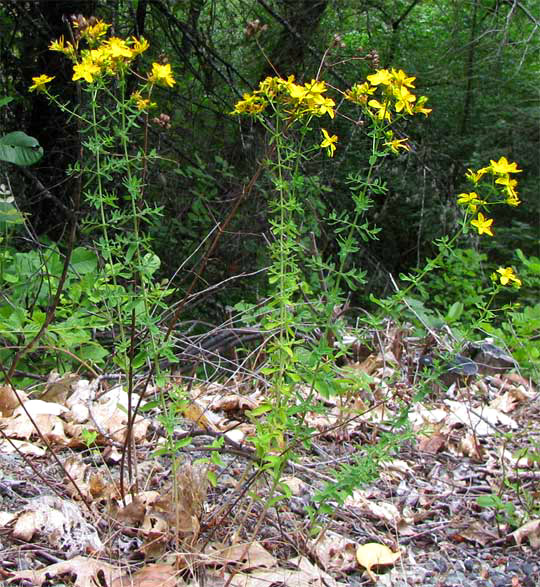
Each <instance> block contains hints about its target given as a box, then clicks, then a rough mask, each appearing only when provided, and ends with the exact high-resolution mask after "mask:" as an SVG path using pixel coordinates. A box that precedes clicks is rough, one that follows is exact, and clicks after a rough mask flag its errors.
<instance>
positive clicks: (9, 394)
mask: <svg viewBox="0 0 540 587" xmlns="http://www.w3.org/2000/svg"><path fill="white" fill-rule="evenodd" d="M17 394H18V395H19V397H20V398H21V401H22V402H25V401H26V400H27V397H28V396H27V395H26V393H25V392H24V391H17V393H15V392H14V391H13V388H12V387H11V386H10V385H0V416H1V417H2V418H9V417H10V416H11V415H12V414H13V412H14V411H15V409H16V408H18V407H19V406H20V403H19V400H18V399H17Z"/></svg>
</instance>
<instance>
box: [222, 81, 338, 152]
mask: <svg viewBox="0 0 540 587" xmlns="http://www.w3.org/2000/svg"><path fill="white" fill-rule="evenodd" d="M327 91H328V88H327V87H326V83H325V82H324V81H318V80H315V79H312V80H311V81H310V82H306V83H305V84H303V85H301V84H297V83H295V81H294V76H293V75H290V76H289V77H288V78H287V79H283V78H281V77H267V78H266V79H264V80H263V81H262V82H260V83H259V87H258V88H257V89H256V90H255V91H254V92H252V93H251V94H244V95H243V96H242V98H243V99H242V100H240V101H238V102H237V103H236V105H235V107H234V110H233V111H232V113H231V114H251V115H255V114H260V113H261V112H263V111H264V110H265V109H266V108H267V107H268V106H269V105H270V104H273V105H274V106H276V105H277V106H282V107H283V108H284V111H285V112H286V113H287V114H288V115H289V116H290V117H291V118H292V119H301V118H303V117H305V116H318V117H320V116H324V115H325V114H328V116H330V118H334V117H335V115H336V113H335V110H334V107H335V105H336V103H335V102H334V100H332V98H328V97H326V96H325V95H324V94H325V93H326V92H327ZM321 132H322V134H323V140H322V142H321V144H320V146H321V148H323V149H326V154H327V155H328V156H329V157H333V156H334V152H335V150H336V142H337V140H338V138H337V136H336V135H332V136H330V135H329V134H328V131H327V130H326V129H324V128H323V129H321Z"/></svg>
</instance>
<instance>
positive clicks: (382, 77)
mask: <svg viewBox="0 0 540 587" xmlns="http://www.w3.org/2000/svg"><path fill="white" fill-rule="evenodd" d="M367 79H368V80H369V82H370V83H371V85H372V86H378V85H379V84H382V85H383V86H389V85H390V84H391V83H392V74H391V73H390V72H389V71H388V70H387V69H379V70H378V71H377V72H376V73H374V74H372V75H368V76H367Z"/></svg>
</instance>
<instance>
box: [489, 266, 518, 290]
mask: <svg viewBox="0 0 540 587" xmlns="http://www.w3.org/2000/svg"><path fill="white" fill-rule="evenodd" d="M491 279H493V281H497V279H498V280H499V281H500V282H501V285H513V286H514V287H516V288H520V287H521V285H522V283H521V279H520V278H519V277H518V276H517V275H516V274H515V273H514V270H513V269H512V267H499V268H498V269H497V271H496V272H495V273H492V274H491Z"/></svg>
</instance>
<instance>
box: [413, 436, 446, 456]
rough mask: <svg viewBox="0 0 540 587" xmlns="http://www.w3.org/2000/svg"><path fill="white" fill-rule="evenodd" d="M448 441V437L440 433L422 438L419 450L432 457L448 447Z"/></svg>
mask: <svg viewBox="0 0 540 587" xmlns="http://www.w3.org/2000/svg"><path fill="white" fill-rule="evenodd" d="M447 440H448V436H447V435H444V434H441V433H440V432H435V433H434V434H432V435H431V436H422V438H421V440H420V442H419V443H418V450H419V451H421V452H425V453H428V454H430V455H436V454H437V453H438V452H440V451H441V450H443V448H444V447H445V446H446V442H447Z"/></svg>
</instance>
